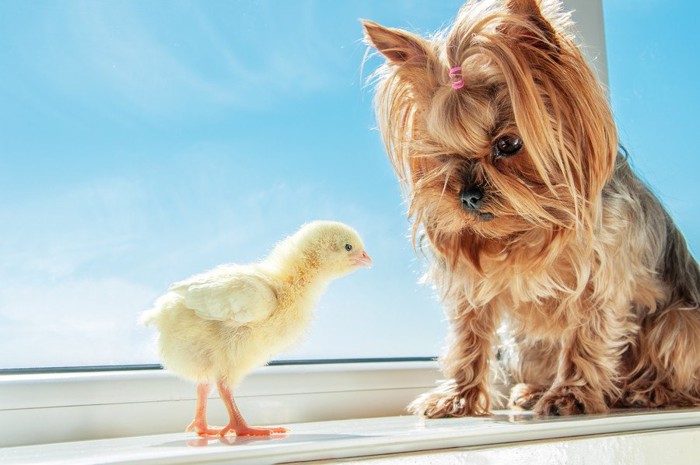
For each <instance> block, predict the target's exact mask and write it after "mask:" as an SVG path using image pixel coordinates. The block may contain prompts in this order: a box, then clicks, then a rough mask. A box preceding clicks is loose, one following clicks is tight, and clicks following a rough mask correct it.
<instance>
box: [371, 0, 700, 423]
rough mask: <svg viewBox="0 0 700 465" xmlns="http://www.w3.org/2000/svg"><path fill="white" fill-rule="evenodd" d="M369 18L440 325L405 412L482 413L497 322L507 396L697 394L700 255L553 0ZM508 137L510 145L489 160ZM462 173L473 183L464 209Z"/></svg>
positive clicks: (553, 410)
mask: <svg viewBox="0 0 700 465" xmlns="http://www.w3.org/2000/svg"><path fill="white" fill-rule="evenodd" d="M364 27H365V33H366V36H367V39H368V41H369V43H370V44H371V45H373V46H374V47H375V48H377V50H378V51H379V52H380V53H381V54H383V55H384V56H385V58H386V63H385V65H383V66H382V67H381V68H380V69H379V70H378V71H377V73H376V81H377V84H376V113H377V119H378V122H379V127H380V131H381V134H382V137H383V139H384V141H385V144H386V147H387V152H388V154H389V157H390V159H391V161H392V163H393V165H394V168H395V170H396V173H397V176H398V178H399V180H400V182H401V183H402V185H403V187H404V188H405V193H406V195H407V197H408V200H409V204H410V208H409V215H410V216H411V217H412V219H413V224H414V235H415V237H416V238H418V237H421V239H420V242H421V244H422V246H423V247H425V248H426V249H427V250H428V252H429V255H430V257H431V265H432V266H431V272H430V278H431V279H432V280H433V282H434V283H435V284H436V285H437V287H438V288H439V289H440V290H441V293H442V299H443V302H444V304H445V307H446V312H447V315H448V318H449V321H450V326H451V335H450V339H449V342H448V349H447V352H446V354H445V355H444V356H443V357H442V366H443V370H444V373H445V375H446V377H447V378H448V380H447V381H446V382H445V383H444V384H443V385H442V386H440V387H439V388H438V389H436V390H435V391H434V392H431V393H427V394H425V395H423V396H422V397H420V398H419V399H417V400H416V401H415V402H414V403H413V404H412V405H411V407H410V410H411V411H413V412H415V413H419V414H424V415H427V416H429V417H439V416H445V415H451V416H464V415H475V414H476V415H478V414H485V413H487V412H488V411H489V408H490V403H491V393H490V390H489V385H488V384H489V366H491V365H492V364H493V363H494V357H495V355H494V349H493V348H494V347H495V346H496V345H497V344H499V342H498V341H497V338H496V334H497V329H498V328H499V326H500V325H502V324H505V325H507V328H508V331H506V333H505V334H507V338H506V339H507V340H508V341H512V342H511V344H510V346H508V347H502V348H501V351H500V352H501V353H502V354H504V355H507V356H506V357H505V360H504V363H505V364H506V365H507V367H508V369H509V371H510V374H511V376H512V377H513V379H514V380H515V381H516V382H517V383H521V384H519V385H518V386H517V387H516V388H515V389H513V392H512V395H511V400H510V405H511V406H512V407H521V408H534V410H535V411H536V412H538V413H540V414H563V415H566V414H573V413H582V412H586V413H600V412H605V411H607V410H608V408H610V407H612V406H672V405H691V404H698V403H700V311H698V302H700V288H699V286H700V271H699V269H698V265H697V263H696V262H695V260H694V259H693V257H692V256H691V255H690V253H689V251H688V249H687V246H686V244H685V241H684V239H683V236H682V235H681V233H680V232H679V231H678V230H677V228H676V227H675V225H674V224H673V221H672V220H671V218H670V217H669V216H668V214H667V213H666V212H665V210H664V209H663V207H662V206H661V205H660V203H659V201H658V200H657V199H656V198H655V197H654V195H653V194H652V193H651V192H650V191H649V189H648V188H647V187H646V186H644V185H643V184H642V183H641V182H640V181H639V179H638V178H637V177H636V176H635V175H634V173H633V172H632V171H631V170H630V168H629V165H628V163H627V161H626V158H625V157H624V156H623V155H621V154H619V153H618V140H617V132H616V128H615V123H614V120H613V117H612V114H611V111H610V108H609V104H608V101H607V98H606V95H605V91H604V89H603V87H602V86H601V84H600V83H599V82H598V80H597V79H596V77H595V75H594V73H593V72H592V71H591V69H590V68H589V66H588V65H587V64H586V62H585V60H584V58H583V57H582V55H581V53H580V51H579V49H578V47H577V46H576V45H575V43H574V40H573V36H572V34H571V23H570V18H569V15H568V14H566V13H564V12H562V11H561V7H560V5H559V3H558V2H557V1H554V0H542V1H535V0H510V1H501V0H481V1H471V2H468V3H467V4H466V5H464V7H463V8H462V9H461V10H460V11H459V13H458V15H457V18H456V20H455V23H454V24H453V25H452V27H451V28H450V29H449V30H446V31H443V32H441V33H438V34H436V35H435V36H433V37H431V38H428V39H424V38H421V37H419V36H417V35H414V34H411V33H409V32H406V31H402V30H398V29H390V28H386V27H384V26H381V25H379V24H376V23H373V22H371V21H366V22H365V23H364ZM454 67H461V79H462V80H463V82H464V86H463V87H462V88H460V89H454V88H453V87H452V86H451V83H452V82H453V80H454V78H451V77H450V69H452V68H454ZM503 136H509V137H510V136H516V137H517V138H519V139H520V140H522V142H523V148H522V150H521V151H520V152H518V153H517V154H515V155H513V156H507V157H506V156H501V155H499V153H498V152H497V151H495V149H494V145H495V144H496V141H498V140H499V138H501V137H503ZM467 186H478V187H479V189H480V191H482V192H483V200H482V204H480V208H479V210H478V211H476V212H475V211H469V210H468V209H465V207H464V204H463V200H462V198H461V197H460V195H461V194H460V193H461V192H462V191H464V190H465V189H466V188H467ZM501 344H502V343H501Z"/></svg>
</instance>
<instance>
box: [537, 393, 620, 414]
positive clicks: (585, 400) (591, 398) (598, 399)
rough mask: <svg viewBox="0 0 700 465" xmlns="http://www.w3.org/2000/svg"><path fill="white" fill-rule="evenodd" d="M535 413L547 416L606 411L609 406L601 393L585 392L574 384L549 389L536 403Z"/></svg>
mask: <svg viewBox="0 0 700 465" xmlns="http://www.w3.org/2000/svg"><path fill="white" fill-rule="evenodd" d="M534 410H535V413H537V414H538V415H545V416H559V415H561V416H566V415H580V414H583V413H589V414H591V413H605V412H607V411H608V407H607V405H606V404H605V401H604V400H603V395H602V393H601V394H600V395H596V394H593V393H591V392H584V390H583V389H581V388H579V387H574V386H560V387H554V388H552V389H550V390H549V391H547V392H546V393H545V394H544V395H543V396H542V398H541V399H540V400H539V401H538V402H537V404H536V405H535V409H534Z"/></svg>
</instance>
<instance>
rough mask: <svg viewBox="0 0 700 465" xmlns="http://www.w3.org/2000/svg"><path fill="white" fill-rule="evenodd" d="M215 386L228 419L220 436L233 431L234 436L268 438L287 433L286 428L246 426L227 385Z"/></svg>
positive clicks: (219, 384)
mask: <svg viewBox="0 0 700 465" xmlns="http://www.w3.org/2000/svg"><path fill="white" fill-rule="evenodd" d="M216 385H217V387H218V388H219V395H220V396H221V400H222V401H223V402H224V405H226V410H228V416H229V418H230V421H229V424H228V425H226V426H225V427H224V428H223V429H222V430H221V432H219V434H220V435H221V436H224V435H225V434H226V433H228V432H229V431H233V432H234V433H235V434H236V436H270V435H271V434H275V433H286V432H287V429H286V428H252V427H250V426H248V423H246V421H245V420H244V419H243V415H242V414H241V411H240V410H238V406H237V405H236V401H234V400H233V393H232V392H231V389H229V387H228V385H226V383H224V382H223V381H221V380H219V382H218V383H217V384H216Z"/></svg>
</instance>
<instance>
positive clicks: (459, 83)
mask: <svg viewBox="0 0 700 465" xmlns="http://www.w3.org/2000/svg"><path fill="white" fill-rule="evenodd" d="M455 78H457V80H455V81H452V88H453V89H454V90H457V89H461V88H462V87H464V81H463V80H462V67H461V66H455V67H454V68H452V69H450V79H455Z"/></svg>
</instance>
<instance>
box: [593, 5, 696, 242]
mask: <svg viewBox="0 0 700 465" xmlns="http://www.w3.org/2000/svg"><path fill="white" fill-rule="evenodd" d="M603 11H604V14H605V37H606V43H607V58H608V70H609V79H610V97H611V101H612V106H613V111H614V114H615V118H616V120H617V124H618V129H619V133H620V142H621V143H622V144H624V146H625V147H626V148H627V149H628V151H629V153H630V162H631V164H632V166H633V167H634V168H635V171H636V172H637V173H638V174H639V175H640V176H641V177H642V179H644V180H645V181H647V183H648V184H649V185H650V186H651V187H652V189H653V190H654V191H655V192H656V194H657V195H658V196H659V197H660V198H661V200H662V202H663V203H664V204H665V205H666V206H667V207H668V210H669V211H670V213H671V216H672V217H673V218H674V220H675V221H676V224H677V225H678V227H679V228H680V230H681V231H682V232H683V234H684V235H685V238H686V240H687V241H688V244H689V246H690V248H691V250H693V251H694V252H695V253H697V252H698V250H700V202H698V199H697V195H698V193H699V192H700V189H698V181H697V171H698V169H699V168H700V158H699V157H698V149H697V147H696V146H695V145H694V143H693V142H692V141H693V140H695V139H694V138H695V137H697V135H698V126H699V121H700V119H699V118H698V109H700V88H699V87H698V77H697V75H698V72H699V71H700V65H698V60H697V57H698V50H699V49H700V41H699V40H698V34H697V25H696V18H697V17H698V15H700V3H698V2H695V1H690V0H671V1H658V0H657V1H655V0H645V1H639V0H604V1H603Z"/></svg>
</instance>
